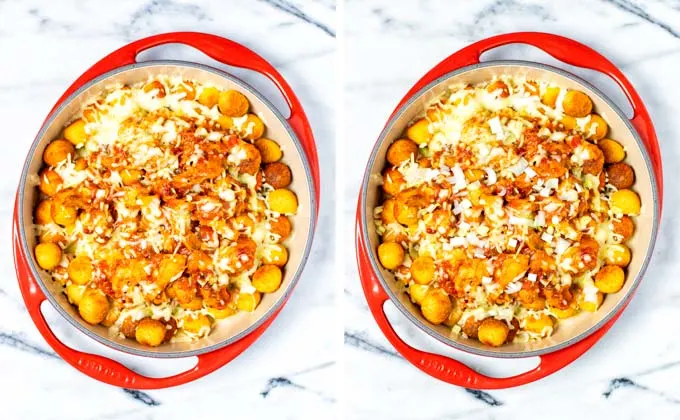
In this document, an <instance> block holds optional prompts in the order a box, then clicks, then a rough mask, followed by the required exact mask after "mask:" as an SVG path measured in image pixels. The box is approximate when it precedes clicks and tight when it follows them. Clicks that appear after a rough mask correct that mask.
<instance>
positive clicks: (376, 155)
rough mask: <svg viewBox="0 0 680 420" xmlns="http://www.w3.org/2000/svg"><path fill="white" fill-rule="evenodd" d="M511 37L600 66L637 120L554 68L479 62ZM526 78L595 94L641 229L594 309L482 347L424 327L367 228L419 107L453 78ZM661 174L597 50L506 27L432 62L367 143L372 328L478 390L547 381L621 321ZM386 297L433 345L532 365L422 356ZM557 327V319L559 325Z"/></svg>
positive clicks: (363, 212)
mask: <svg viewBox="0 0 680 420" xmlns="http://www.w3.org/2000/svg"><path fill="white" fill-rule="evenodd" d="M514 43H523V44H529V45H533V46H535V47H538V48H540V49H542V50H543V51H545V52H547V53H548V54H550V55H552V56H553V57H555V58H557V59H559V60H561V61H563V62H565V63H568V64H572V65H575V66H579V67H586V68H590V69H594V70H598V71H600V72H602V73H605V74H607V75H609V76H610V77H612V78H613V79H614V80H615V81H616V82H617V83H618V84H619V86H620V87H621V88H622V89H623V91H624V92H625V94H626V96H627V98H628V99H629V101H630V102H631V104H632V108H633V112H634V116H633V118H632V119H631V120H630V121H628V119H627V118H626V117H625V115H624V114H623V113H622V112H621V111H620V110H618V108H617V107H616V106H615V105H614V104H613V103H612V102H611V101H610V100H609V99H608V98H606V97H605V96H604V95H603V94H602V93H600V92H599V91H598V90H597V89H596V88H594V87H593V86H591V85H590V84H588V83H587V82H585V81H583V80H581V79H579V78H578V77H576V76H573V75H571V74H569V73H567V72H564V71H562V70H560V69H556V68H553V67H550V66H545V65H542V64H538V63H531V62H521V61H492V62H486V63H480V61H479V59H480V56H481V54H482V53H484V52H485V51H487V50H490V49H493V48H496V47H499V46H502V45H507V44H514ZM499 74H510V75H516V74H517V75H519V74H521V75H526V76H527V77H529V78H530V79H543V80H548V81H552V82H556V83H557V84H558V85H559V86H563V87H567V88H570V89H578V90H581V91H584V92H586V93H587V94H588V96H590V97H591V98H592V99H593V102H594V103H595V108H596V109H597V110H598V112H600V113H601V114H602V115H603V116H605V118H606V119H607V120H608V123H609V125H610V127H611V132H612V136H613V137H614V138H617V139H620V140H621V141H622V143H623V144H624V145H625V146H626V148H627V150H628V151H629V153H628V154H629V158H630V160H631V165H632V166H633V167H634V168H635V170H636V173H638V174H639V177H638V181H637V183H636V190H638V191H640V194H641V197H642V201H643V203H645V207H646V208H644V209H643V211H642V213H641V216H640V218H639V219H638V225H639V226H640V227H639V229H638V231H639V232H637V233H636V235H635V236H634V238H633V244H632V248H633V250H634V251H633V252H634V253H635V254H637V257H636V258H637V259H636V260H635V261H633V263H632V264H631V265H630V266H629V269H628V272H629V274H628V278H629V279H628V281H627V282H626V285H625V286H624V289H622V290H621V291H620V292H619V293H617V294H615V295H612V296H611V299H610V298H608V299H607V301H605V304H604V305H603V306H602V307H601V308H600V310H598V312H596V313H595V314H592V315H590V314H582V315H583V316H578V317H574V319H570V320H569V322H565V323H564V327H562V326H561V327H560V329H558V332H557V333H556V334H554V335H553V336H551V337H550V338H549V339H544V340H541V341H539V342H538V343H531V344H526V343H520V344H510V345H506V346H502V347H498V348H489V347H485V346H483V345H481V344H480V343H479V342H476V341H474V340H471V339H466V338H452V337H451V336H450V335H449V334H448V333H447V331H446V327H443V326H438V327H435V326H433V325H432V324H429V323H427V322H426V321H425V320H424V318H423V317H422V316H421V315H420V313H419V311H417V310H416V309H417V308H416V306H415V305H414V304H413V303H412V302H411V301H410V300H409V299H408V298H405V293H403V292H400V291H399V290H398V288H397V286H396V282H395V281H394V280H393V278H392V276H391V274H389V273H388V272H387V271H386V270H384V269H382V267H381V266H380V264H378V263H377V258H376V248H377V245H378V243H377V234H376V232H375V229H374V227H373V219H372V209H373V208H374V207H375V206H376V205H377V203H378V198H377V197H378V193H377V190H378V188H377V182H379V181H377V180H376V179H377V178H376V176H375V175H376V174H380V171H382V168H383V167H384V155H385V150H386V148H387V146H388V145H389V143H390V142H391V141H392V140H394V139H396V138H398V136H399V135H400V133H401V132H403V130H404V129H405V127H406V125H407V124H408V122H409V121H411V120H412V119H413V118H414V117H415V116H416V115H418V113H419V112H422V110H423V109H424V105H425V104H426V103H427V102H429V101H430V100H431V99H432V98H436V97H438V96H439V93H440V92H441V91H442V89H443V88H444V87H446V86H449V85H451V84H456V83H461V82H464V83H469V84H473V85H474V84H475V83H479V82H482V81H485V80H489V79H490V78H491V77H492V76H494V75H499ZM662 187H663V183H662V170H661V159H660V155H659V146H658V142H657V139H656V135H655V133H654V128H653V125H652V123H651V121H650V118H649V114H648V113H647V110H646V109H645V106H644V104H643V103H642V100H641V99H640V96H639V95H638V94H637V92H636V91H635V90H634V88H633V87H632V85H631V84H630V82H629V81H628V80H627V79H626V78H625V76H624V75H623V74H622V73H621V72H620V71H619V70H618V69H617V68H616V67H615V66H614V65H613V64H612V63H611V62H610V61H609V60H607V59H606V58H604V57H603V56H602V55H600V54H599V53H597V52H595V51H594V50H592V49H590V48H589V47H586V46H585V45H582V44H580V43H577V42H575V41H573V40H570V39H568V38H564V37H561V36H556V35H551V34H544V33H531V32H524V33H513V34H506V35H499V36H496V37H492V38H489V39H485V40H482V41H479V42H477V43H475V44H472V45H470V46H468V47H466V48H464V49H462V50H460V51H459V52H457V53H455V54H453V55H451V56H450V57H448V58H446V59H445V60H444V61H442V62H441V63H439V64H438V65H437V66H435V67H434V68H433V69H432V70H431V71H430V72H428V73H427V74H426V75H425V76H424V77H423V78H422V79H421V80H419V81H418V82H417V83H416V85H415V86H413V88H411V90H410V91H409V92H408V93H407V94H406V96H405V97H404V98H403V99H402V101H401V102H400V103H399V104H398V105H397V107H396V109H395V111H394V112H393V114H392V116H391V117H390V119H389V121H388V123H387V124H386V126H385V129H384V130H383V132H382V133H381V136H380V138H379V140H378V142H377V143H376V146H375V147H374V149H373V153H372V155H371V158H370V160H369V164H368V166H367V170H366V173H365V176H364V182H363V185H362V190H361V195H360V197H359V201H358V206H357V219H356V246H357V261H358V265H359V272H360V276H361V282H362V286H363V288H364V293H365V295H366V298H367V300H368V303H369V307H370V309H371V312H372V314H373V316H374V317H375V319H376V321H377V322H378V325H379V327H380V328H381V330H382V331H383V333H384V334H385V336H386V337H387V338H388V340H389V341H390V342H391V343H392V345H393V346H394V347H395V348H396V349H397V350H398V351H399V352H400V353H401V354H402V355H403V356H404V357H405V358H406V359H407V360H409V361H410V362H411V363H412V364H414V365H415V366H416V367H418V368H419V369H421V370H422V371H424V372H425V373H427V374H429V375H431V376H434V377H436V378H438V379H440V380H443V381H446V382H448V383H451V384H455V385H460V386H465V387H469V388H477V389H497V388H508V387H512V386H517V385H522V384H526V383H529V382H532V381H535V380H537V379H540V378H542V377H545V376H547V375H549V374H551V373H553V372H555V371H557V370H559V369H561V368H562V367H564V366H566V365H567V364H569V363H570V362H571V361H573V360H575V359H576V358H577V357H579V356H580V355H581V354H583V353H584V352H585V351H586V350H588V349H589V348H590V347H591V346H592V345H593V344H594V343H595V342H597V340H598V339H599V338H600V337H602V336H603V335H604V334H605V333H606V331H607V330H608V329H609V328H610V327H611V325H612V324H613V323H614V322H615V321H616V319H618V317H619V316H620V314H621V312H622V311H623V309H624V308H625V306H626V305H627V304H628V302H629V301H630V299H631V297H632V295H633V293H634V291H635V289H636V287H637V285H638V284H639V281H640V279H641V278H642V275H643V273H644V271H645V269H646V267H647V264H648V262H649V259H650V257H651V253H652V250H653V246H654V241H655V238H656V234H657V230H658V222H659V220H660V216H661V198H662V191H663V190H662ZM387 300H391V301H392V302H393V303H394V304H395V306H396V307H397V308H398V309H399V310H400V311H401V312H402V313H403V314H404V315H405V316H406V317H407V318H409V320H410V321H411V322H413V323H414V324H415V325H416V326H418V327H419V328H421V329H422V330H423V331H424V332H426V333H427V334H429V335H430V336H432V337H434V338H436V339H438V340H439V341H441V342H443V343H445V344H447V345H449V346H451V347H454V348H457V349H460V350H464V351H467V352H470V353H473V354H477V355H482V356H488V357H497V358H520V357H532V356H540V358H541V362H540V364H539V365H538V367H536V368H535V369H533V370H531V371H529V372H526V373H523V374H521V375H517V376H514V377H510V378H492V377H489V376H485V375H481V374H479V373H477V372H475V371H474V370H472V369H470V368H469V367H467V366H465V365H464V364H462V363H460V362H458V361H455V360H452V359H450V358H448V357H444V356H440V355H436V354H431V353H427V352H424V351H420V350H418V349H415V348H413V347H411V346H409V345H408V344H406V343H405V342H404V341H403V340H402V339H401V338H400V337H399V336H398V335H397V334H396V332H395V331H394V329H393V328H392V326H391V325H390V323H389V321H388V320H387V317H386V316H385V313H384V309H383V306H384V304H385V302H386V301H387ZM560 325H563V324H560Z"/></svg>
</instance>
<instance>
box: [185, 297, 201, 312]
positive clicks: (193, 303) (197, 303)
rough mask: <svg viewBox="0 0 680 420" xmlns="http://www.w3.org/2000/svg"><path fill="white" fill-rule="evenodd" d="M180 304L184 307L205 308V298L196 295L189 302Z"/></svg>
mask: <svg viewBox="0 0 680 420" xmlns="http://www.w3.org/2000/svg"><path fill="white" fill-rule="evenodd" d="M179 306H181V307H182V308H184V309H189V310H192V311H197V310H199V309H201V308H203V299H201V298H200V297H194V298H193V299H191V300H190V301H188V302H180V304H179Z"/></svg>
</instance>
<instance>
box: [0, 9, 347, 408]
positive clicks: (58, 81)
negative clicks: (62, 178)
mask: <svg viewBox="0 0 680 420" xmlns="http://www.w3.org/2000/svg"><path fill="white" fill-rule="evenodd" d="M334 26H335V3H334V0H317V1H304V2H303V1H283V0H263V1H247V2H246V1H239V0H230V1H220V0H153V1H137V0H123V1H115V2H114V1H104V0H100V1H82V0H66V1H58V2H57V1H46V0H42V1H40V0H0V56H2V57H3V59H2V63H0V80H1V81H0V122H1V125H2V127H3V138H4V140H5V147H4V150H3V153H2V154H0V166H1V167H2V168H3V175H2V176H1V177H0V193H1V194H2V197H3V198H4V199H3V200H2V201H1V202H2V203H3V204H1V205H0V215H1V217H2V220H3V223H2V224H0V232H2V233H3V235H2V236H3V237H5V238H6V240H5V241H3V242H2V244H0V274H2V275H1V276H0V372H2V373H1V375H0V389H1V390H2V391H1V396H0V405H1V407H0V418H2V419H7V420H15V419H28V420H37V419H40V420H41V419H59V420H61V419H97V420H100V419H125V420H129V419H171V418H173V419H174V418H242V419H246V418H268V417H269V418H281V419H298V418H327V417H326V414H327V413H331V412H333V411H334V410H335V408H336V406H337V399H336V396H335V386H336V385H335V384H336V375H337V372H336V370H337V365H336V363H335V360H336V356H337V352H338V343H339V342H340V340H339V337H338V334H337V333H336V334H334V333H333V331H332V330H331V329H330V328H327V325H328V323H329V322H332V319H333V303H334V295H335V293H334V286H333V282H332V281H331V279H332V275H333V270H332V266H331V264H330V261H331V259H332V258H333V253H334V250H333V240H332V239H333V236H332V228H333V220H334V208H333V206H332V205H329V204H324V205H323V206H322V209H321V218H320V223H319V225H318V230H317V235H316V240H315V246H314V248H313V250H312V256H311V258H310V261H309V263H308V264H307V267H306V270H305V272H304V275H303V276H302V278H301V281H300V283H299V284H298V287H297V288H296V290H295V293H294V294H293V296H292V297H291V299H290V301H289V302H288V305H287V306H286V307H285V308H284V310H283V311H282V312H281V314H280V316H279V317H278V318H277V319H276V321H275V322H274V323H273V324H272V326H271V327H270V329H269V330H268V331H267V332H266V333H265V334H264V335H263V336H262V337H261V338H260V339H259V340H258V341H257V342H256V343H255V344H254V345H253V346H252V347H251V348H249V349H248V350H247V351H246V352H245V353H244V354H243V355H241V356H240V357H238V358H237V359H236V360H234V361H233V362H232V363H230V364H229V365H227V366H225V367H223V368H222V369H219V370H218V371H217V372H215V373H213V374H211V375H209V376H207V377H205V378H203V379H200V380H198V381H196V382H193V383H191V384H188V385H185V386H181V387H177V388H172V389H168V390H159V391H145V392H135V391H130V390H122V389H118V388H115V387H111V386H108V385H105V384H102V383H98V382H96V381H94V380H92V379H90V378H88V377H86V376H84V375H83V374H81V373H79V372H78V371H76V370H75V369H73V368H72V367H71V366H69V365H67V364H66V363H64V362H63V361H62V360H61V359H59V358H58V357H57V356H56V355H55V353H54V352H53V351H52V349H51V348H49V346H47V344H46V343H45V341H44V340H43V339H42V337H41V336H40V334H39V333H38V331H37V329H36V328H35V326H34V325H33V323H32V321H31V319H30V318H29V316H28V313H27V312H26V309H25V307H24V304H23V301H22V299H21V296H20V293H19V288H18V287H17V282H16V276H15V273H14V268H13V262H12V251H11V247H10V237H11V227H10V226H11V217H12V207H13V203H14V194H15V191H16V186H17V183H18V179H19V173H20V166H21V162H23V160H24V158H25V155H26V152H27V150H28V148H29V145H30V144H31V142H32V141H33V136H34V135H35V133H37V131H38V129H39V128H40V125H41V124H42V121H43V119H44V118H45V116H46V115H47V113H48V111H49V110H50V108H51V107H52V105H53V104H54V102H55V101H56V100H57V98H58V97H59V96H60V95H61V94H62V92H63V91H64V90H65V89H66V88H67V87H68V86H69V85H70V84H71V83H72V82H73V81H74V80H75V79H76V78H77V77H78V76H79V75H80V74H81V73H82V72H84V71H85V70H86V69H87V68H88V67H89V66H90V65H92V64H94V62H95V61H97V60H99V59H100V58H101V57H103V56H104V55H106V54H108V53H109V52H111V51H113V50H114V49H116V48H118V47H120V46H122V45H124V44H126V43H128V42H131V41H133V40H135V39H138V38H141V37H144V36H148V35H151V34H155V33H162V32H169V31H181V30H187V31H202V32H209V33H214V34H218V35H222V36H225V37H227V38H231V39H233V40H235V41H238V42H241V43H243V44H245V45H246V46H248V47H250V48H252V49H253V50H255V51H256V52H258V53H260V54H261V55H262V56H264V57H265V58H266V59H268V60H269V61H270V62H271V63H272V64H274V66H276V67H277V68H278V69H279V71H280V72H281V73H282V74H283V75H284V77H285V78H286V79H287V80H288V82H289V83H290V84H291V85H292V87H293V89H294V90H295V92H296V93H297V95H298V96H299V98H300V100H301V102H302V104H303V106H304V107H305V110H306V112H307V115H308V116H309V118H310V120H311V121H313V123H312V127H313V130H314V134H315V136H316V139H317V142H318V146H319V154H320V157H321V168H322V175H323V178H324V183H325V184H326V185H332V183H333V182H334V172H333V163H332V162H333V153H332V150H333V141H332V139H333V137H334V131H335V129H334V105H335V98H334V95H333V93H334V90H333V89H329V87H331V86H333V83H334V81H335V74H334V71H333V64H334V50H335V28H334ZM156 57H158V58H167V59H170V58H179V59H189V60H194V61H202V62H207V63H212V62H211V61H210V60H207V58H206V57H205V56H203V55H202V54H200V53H197V52H195V51H193V50H191V49H190V48H188V47H176V46H172V47H167V48H165V47H161V48H159V49H157V50H155V51H153V52H150V53H146V54H144V57H143V59H149V58H156ZM235 73H236V74H237V75H240V76H242V78H244V79H245V80H246V81H248V82H250V83H251V84H253V85H255V86H257V87H261V88H262V90H263V91H264V92H265V93H266V92H267V91H269V92H271V91H272V86H267V85H265V84H263V82H262V80H263V79H264V78H258V77H254V76H253V74H252V73H249V72H243V71H241V72H235ZM267 89H269V90H267ZM275 103H281V101H280V100H279V101H275ZM325 191H328V189H327V188H325ZM46 313H47V314H48V317H49V319H52V320H53V321H52V322H51V325H53V327H54V328H55V330H58V331H59V332H58V335H59V336H60V337H65V339H66V341H67V342H68V343H74V345H76V346H77V347H78V348H81V349H88V350H89V349H93V348H96V346H95V345H94V344H93V343H92V342H91V341H88V342H85V341H83V340H82V339H80V340H79V339H78V338H77V337H74V335H76V334H74V333H73V328H72V327H70V325H67V324H66V323H65V321H63V320H62V319H60V318H59V317H58V315H55V314H56V313H55V312H54V311H53V310H52V309H51V308H50V307H49V305H48V308H47V310H46ZM329 320H331V321H329ZM311 331H313V334H311V333H310V332H311ZM99 350H100V349H99ZM99 350H97V351H99ZM180 365H181V363H179V362H172V361H170V362H164V363H156V364H153V369H152V370H153V371H155V372H158V371H171V370H176V369H178V368H179V367H181V366H180ZM182 366H185V367H186V363H185V364H184V365H182ZM149 368H150V367H149V366H147V367H144V368H142V372H147V370H145V369H149Z"/></svg>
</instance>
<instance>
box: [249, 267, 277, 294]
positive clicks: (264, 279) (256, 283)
mask: <svg viewBox="0 0 680 420" xmlns="http://www.w3.org/2000/svg"><path fill="white" fill-rule="evenodd" d="M282 279H283V274H282V273H281V269H280V268H279V267H277V266H275V265H273V264H265V265H263V266H261V267H260V268H258V269H257V270H256V271H255V273H253V280H252V284H253V287H254V288H255V289H256V290H257V291H258V292H260V293H273V292H275V291H277V290H278V289H279V287H280V286H281V280H282Z"/></svg>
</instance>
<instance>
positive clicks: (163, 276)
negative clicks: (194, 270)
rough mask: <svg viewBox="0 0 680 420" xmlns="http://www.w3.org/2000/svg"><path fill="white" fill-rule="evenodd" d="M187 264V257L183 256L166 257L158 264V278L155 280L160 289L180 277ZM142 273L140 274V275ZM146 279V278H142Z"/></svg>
mask: <svg viewBox="0 0 680 420" xmlns="http://www.w3.org/2000/svg"><path fill="white" fill-rule="evenodd" d="M186 264H187V256H186V255H181V254H175V255H166V256H164V257H163V259H162V260H161V261H160V263H159V264H158V276H157V278H156V280H155V282H156V284H158V286H159V287H161V288H165V286H166V285H167V284H168V283H170V282H171V281H172V280H173V279H176V278H177V277H179V275H180V274H182V272H183V271H184V269H185V268H186ZM141 274H142V273H141V272H140V273H139V275H141ZM141 277H144V276H141Z"/></svg>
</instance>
